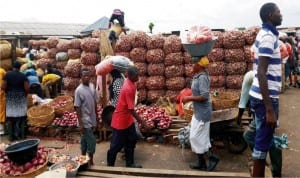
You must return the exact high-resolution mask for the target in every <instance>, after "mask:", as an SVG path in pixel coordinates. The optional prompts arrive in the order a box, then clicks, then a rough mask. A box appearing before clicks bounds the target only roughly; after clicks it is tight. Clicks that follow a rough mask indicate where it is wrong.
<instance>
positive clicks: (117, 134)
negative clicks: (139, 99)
mask: <svg viewBox="0 0 300 178" xmlns="http://www.w3.org/2000/svg"><path fill="white" fill-rule="evenodd" d="M127 76H128V78H127V79H125V81H124V84H123V86H122V89H121V92H120V95H119V100H118V103H117V106H116V109H115V111H114V113H113V116H112V122H111V127H112V138H111V143H110V148H109V150H108V152H107V165H108V166H114V165H115V161H116V156H117V153H118V152H120V151H121V149H122V148H123V147H124V150H125V159H126V167H132V168H141V167H142V166H141V165H137V164H135V163H134V148H135V145H136V142H137V139H138V137H137V134H136V130H135V124H134V118H136V119H137V121H138V122H140V123H142V125H143V126H145V127H147V126H146V124H145V121H144V120H142V119H141V118H140V116H139V115H138V114H137V113H136V112H135V111H134V101H135V92H136V86H135V82H137V81H138V79H139V77H138V69H137V68H136V67H129V69H128V70H127Z"/></svg>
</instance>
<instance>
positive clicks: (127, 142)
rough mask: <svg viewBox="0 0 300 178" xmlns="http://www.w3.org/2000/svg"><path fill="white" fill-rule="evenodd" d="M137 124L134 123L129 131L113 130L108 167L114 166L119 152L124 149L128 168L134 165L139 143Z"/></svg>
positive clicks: (108, 153) (108, 154)
mask: <svg viewBox="0 0 300 178" xmlns="http://www.w3.org/2000/svg"><path fill="white" fill-rule="evenodd" d="M137 138H138V137H137V134H136V130H135V124H134V123H132V125H130V126H129V127H128V128H127V129H123V130H117V129H113V130H112V138H111V142H110V148H109V150H108V152H107V165H108V166H114V165H115V161H116V157H117V154H118V152H120V151H121V149H122V148H123V147H124V151H125V159H126V166H130V165H132V164H134V148H135V145H136V142H137Z"/></svg>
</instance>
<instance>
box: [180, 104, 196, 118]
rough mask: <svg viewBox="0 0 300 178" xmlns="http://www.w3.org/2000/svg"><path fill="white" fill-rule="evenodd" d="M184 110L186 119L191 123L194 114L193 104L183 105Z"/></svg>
mask: <svg viewBox="0 0 300 178" xmlns="http://www.w3.org/2000/svg"><path fill="white" fill-rule="evenodd" d="M182 108H183V116H184V119H185V120H186V121H188V122H191V120H192V117H193V114H194V109H193V104H192V102H190V103H187V104H185V105H183V106H182Z"/></svg>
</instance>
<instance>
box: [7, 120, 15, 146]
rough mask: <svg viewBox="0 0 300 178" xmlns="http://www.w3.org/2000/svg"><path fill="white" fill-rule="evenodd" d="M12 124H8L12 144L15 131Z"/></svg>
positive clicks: (9, 122) (9, 138)
mask: <svg viewBox="0 0 300 178" xmlns="http://www.w3.org/2000/svg"><path fill="white" fill-rule="evenodd" d="M12 124H13V123H12V122H11V121H8V123H7V132H8V140H9V141H10V142H12V141H14V129H13V125H12Z"/></svg>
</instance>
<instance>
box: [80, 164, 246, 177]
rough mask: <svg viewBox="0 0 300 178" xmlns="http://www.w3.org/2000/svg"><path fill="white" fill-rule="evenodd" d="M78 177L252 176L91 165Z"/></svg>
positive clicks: (239, 173)
mask: <svg viewBox="0 0 300 178" xmlns="http://www.w3.org/2000/svg"><path fill="white" fill-rule="evenodd" d="M77 176H78V177H111V178H114V177H120V178H129V177H141V178H145V177H148V178H149V177H180V178H183V177H250V174H249V173H248V172H206V171H193V170H168V169H145V168H142V169H140V168H126V167H107V166H91V167H90V168H88V169H87V171H83V172H78V174H77Z"/></svg>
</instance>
